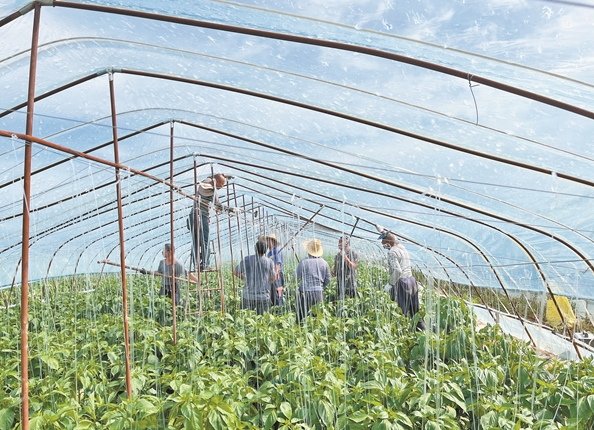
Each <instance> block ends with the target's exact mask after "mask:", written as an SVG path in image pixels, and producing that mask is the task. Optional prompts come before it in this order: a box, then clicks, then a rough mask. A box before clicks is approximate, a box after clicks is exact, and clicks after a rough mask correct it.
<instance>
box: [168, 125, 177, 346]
mask: <svg viewBox="0 0 594 430" xmlns="http://www.w3.org/2000/svg"><path fill="white" fill-rule="evenodd" d="M169 182H171V183H172V184H173V121H171V122H170V125H169ZM173 214H174V206H173V188H172V187H170V188H169V227H170V236H171V239H170V242H171V259H172V262H171V304H172V311H171V318H172V319H173V344H174V345H177V312H176V311H177V309H176V308H177V305H178V303H177V300H176V297H177V296H176V291H175V275H176V273H175V243H174V234H173V227H174V225H173V222H174V216H173Z"/></svg>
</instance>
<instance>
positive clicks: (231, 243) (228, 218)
mask: <svg viewBox="0 0 594 430" xmlns="http://www.w3.org/2000/svg"><path fill="white" fill-rule="evenodd" d="M229 201H230V197H229V182H227V205H229ZM237 216H239V215H237ZM227 221H229V252H230V253H231V272H233V268H234V267H235V258H234V257H233V229H232V227H231V217H230V216H228V217H227ZM231 279H232V280H233V297H237V285H236V284H235V276H231Z"/></svg>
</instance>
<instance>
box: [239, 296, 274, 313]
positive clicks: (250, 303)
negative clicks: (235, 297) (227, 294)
mask: <svg viewBox="0 0 594 430" xmlns="http://www.w3.org/2000/svg"><path fill="white" fill-rule="evenodd" d="M241 309H246V310H250V311H256V313H257V314H258V315H262V314H263V313H264V312H268V311H269V310H270V300H249V299H244V298H242V299H241Z"/></svg>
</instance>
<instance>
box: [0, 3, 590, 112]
mask: <svg viewBox="0 0 594 430" xmlns="http://www.w3.org/2000/svg"><path fill="white" fill-rule="evenodd" d="M42 4H43V5H44V6H46V5H47V6H50V5H51V6H53V7H64V8H72V9H81V10H87V11H95V12H102V13H110V14H117V15H124V16H132V17H137V18H144V19H149V20H154V21H163V22H170V23H176V24H182V25H188V26H192V27H200V28H208V29H212V30H217V31H223V32H230V33H238V34H244V35H250V36H255V37H261V38H267V39H275V40H284V41H288V42H294V43H300V44H306V45H313V46H321V47H326V48H332V49H337V50H341V51H349V52H357V53H361V54H365V55H369V56H373V57H378V58H385V59H388V60H392V61H396V62H401V63H405V64H410V65H412V66H416V67H421V68H424V69H427V70H432V71H435V72H438V73H442V74H445V75H449V76H453V77H457V78H460V79H463V80H464V81H468V82H475V83H477V84H481V85H486V86H488V87H491V88H495V89H498V90H501V91H504V92H508V93H510V94H515V95H518V96H520V97H523V98H527V99H530V100H534V101H537V102H540V103H544V104H548V105H550V106H554V107H556V108H559V109H563V110H566V111H568V112H572V113H575V114H577V115H581V116H584V117H587V118H591V119H594V112H591V111H589V110H587V109H582V108H578V107H577V106H574V105H571V104H568V103H564V102H561V101H558V100H555V99H552V98H550V97H546V96H543V95H541V94H536V93H533V92H531V91H526V90H522V89H520V88H516V87H514V86H512V85H507V84H503V83H501V82H498V81H495V80H492V79H488V78H484V77H481V76H478V75H475V74H469V73H468V72H465V71H462V70H456V69H453V68H451V67H446V66H441V65H439V64H435V63H431V62H429V61H424V60H418V59H416V58H411V57H407V56H404V55H400V54H395V53H392V52H387V51H383V50H380V49H373V48H367V47H363V46H357V45H352V44H347V43H342V42H334V41H330V40H325V39H321V38H310V37H304V36H297V35H291V34H283V33H280V32H274V31H267V30H258V29H254V28H247V27H240V26H236V25H230V24H221V23H214V22H208V21H202V20H197V19H190V18H182V17H176V16H171V15H162V14H157V13H151V12H142V11H136V10H127V9H123V8H116V7H112V6H100V5H94V4H85V3H75V2H68V1H61V0H46V1H44V2H43V3H42ZM27 7H28V6H25V8H27ZM25 8H23V9H22V11H23V12H20V13H26V12H25ZM11 19H14V18H11ZM0 25H4V22H0Z"/></svg>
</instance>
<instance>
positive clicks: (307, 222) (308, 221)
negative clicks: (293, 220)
mask: <svg viewBox="0 0 594 430" xmlns="http://www.w3.org/2000/svg"><path fill="white" fill-rule="evenodd" d="M322 209H324V206H320V209H318V210H317V211H316V213H315V214H313V215H312V216H311V218H310V219H308V220H307V221H305V224H303V225H302V226H301V228H300V229H299V230H297V233H295V234H294V235H293V237H292V238H291V239H289V240H288V241H287V243H285V244H284V245H283V246H281V247H280V249H279V250H278V251H277V253H279V252H281V251H282V250H283V249H285V247H286V246H287V245H288V244H289V243H291V241H292V240H293V239H294V238H296V237H297V235H298V234H299V233H301V230H303V229H304V228H305V227H306V226H307V224H309V223H310V222H311V220H313V219H314V217H315V216H316V215H317V214H319V213H320V211H321V210H322Z"/></svg>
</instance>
